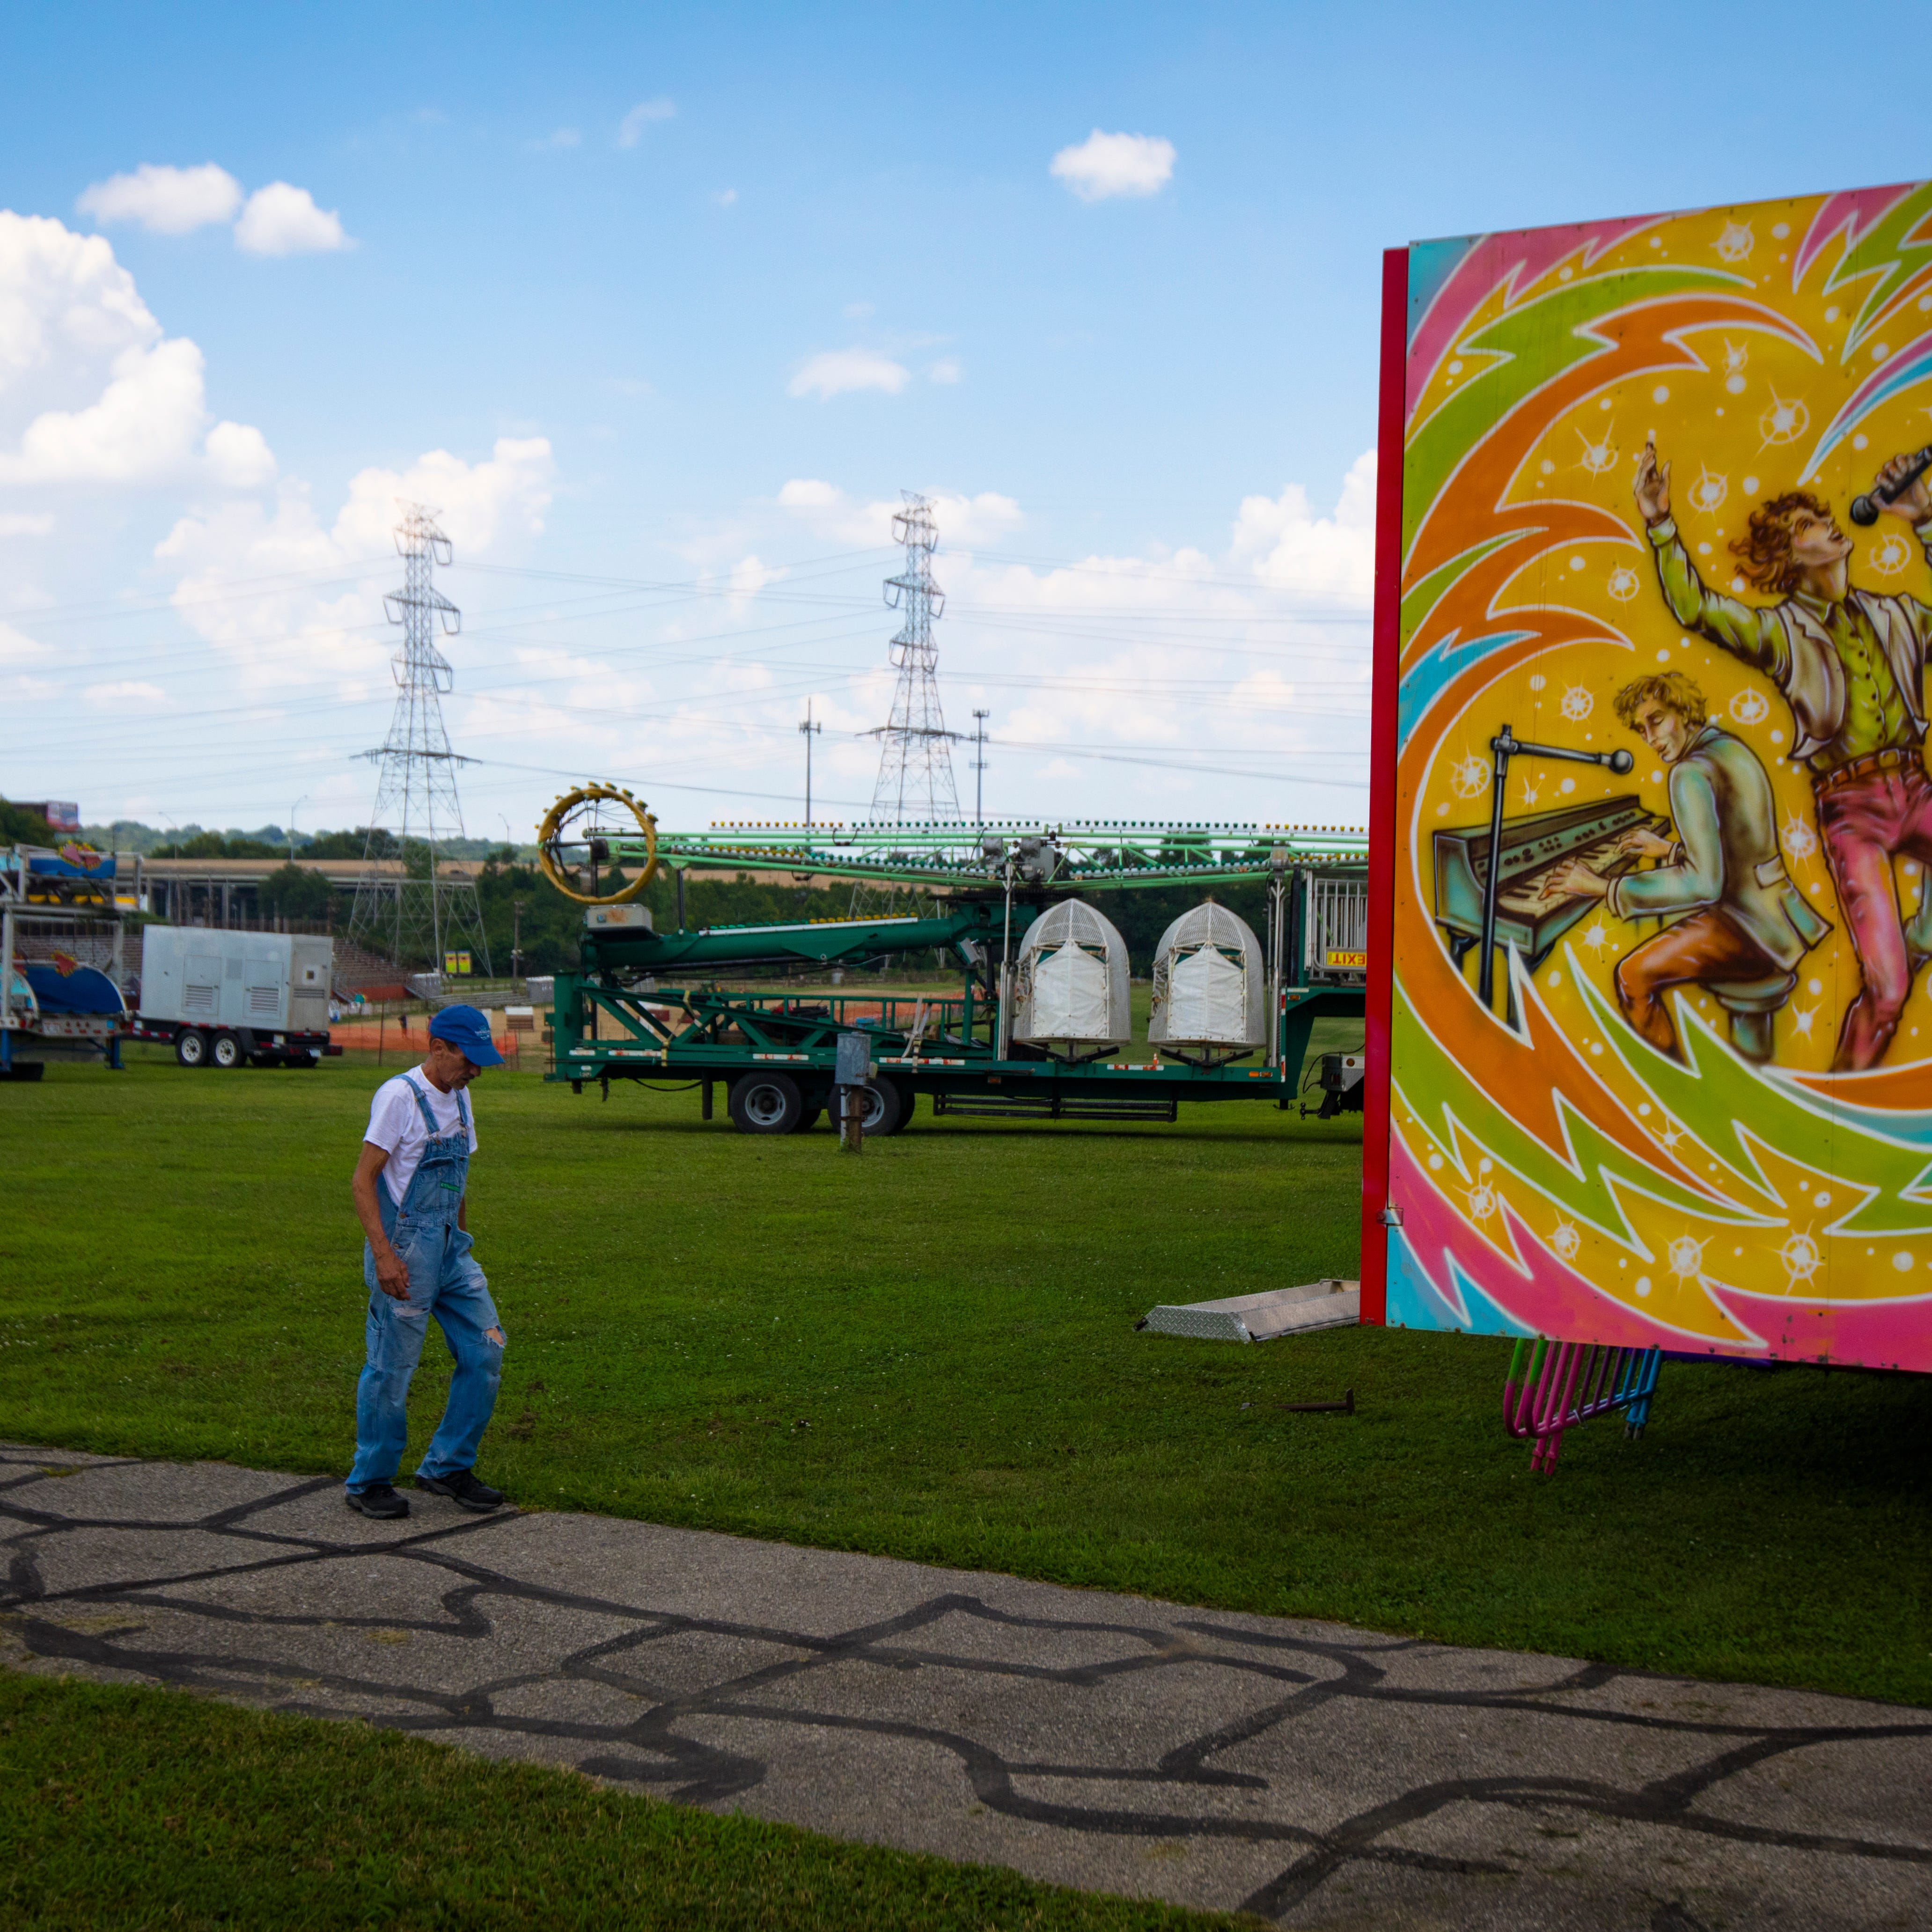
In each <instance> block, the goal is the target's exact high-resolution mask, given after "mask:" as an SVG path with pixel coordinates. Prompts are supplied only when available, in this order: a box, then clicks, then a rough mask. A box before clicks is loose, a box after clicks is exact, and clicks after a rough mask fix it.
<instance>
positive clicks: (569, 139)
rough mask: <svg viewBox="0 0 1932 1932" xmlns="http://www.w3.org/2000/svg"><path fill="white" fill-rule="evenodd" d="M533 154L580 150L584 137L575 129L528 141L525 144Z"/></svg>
mask: <svg viewBox="0 0 1932 1932" xmlns="http://www.w3.org/2000/svg"><path fill="white" fill-rule="evenodd" d="M523 145H525V146H526V147H527V148H529V149H530V151H532V153H533V154H541V153H542V152H543V151H544V150H545V149H546V148H580V147H582V146H583V135H582V134H581V133H580V132H579V131H578V130H577V129H576V128H574V127H559V128H556V129H555V130H553V131H552V132H551V133H547V134H546V135H544V136H543V138H542V139H541V140H537V141H526V142H525V143H524V144H523Z"/></svg>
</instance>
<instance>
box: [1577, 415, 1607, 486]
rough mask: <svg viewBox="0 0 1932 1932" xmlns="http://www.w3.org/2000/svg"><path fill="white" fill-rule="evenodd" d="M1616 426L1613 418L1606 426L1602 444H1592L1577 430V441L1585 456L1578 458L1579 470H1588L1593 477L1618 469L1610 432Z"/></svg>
mask: <svg viewBox="0 0 1932 1932" xmlns="http://www.w3.org/2000/svg"><path fill="white" fill-rule="evenodd" d="M1616 426H1617V425H1616V419H1615V418H1614V417H1613V418H1612V419H1611V420H1610V422H1608V423H1607V424H1606V425H1604V440H1603V441H1602V442H1601V443H1592V441H1591V440H1590V439H1589V437H1587V436H1586V435H1585V434H1583V431H1581V430H1578V431H1577V440H1578V441H1579V442H1580V443H1582V444H1583V455H1581V456H1580V457H1579V458H1577V467H1578V468H1579V469H1587V470H1588V471H1589V472H1590V474H1591V475H1592V476H1601V475H1603V473H1604V471H1605V470H1607V469H1614V468H1615V467H1616V460H1617V451H1616V445H1615V444H1614V443H1612V442H1611V440H1610V431H1612V430H1613V429H1615V428H1616Z"/></svg>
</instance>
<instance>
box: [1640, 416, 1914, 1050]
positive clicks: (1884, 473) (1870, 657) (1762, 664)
mask: <svg viewBox="0 0 1932 1932" xmlns="http://www.w3.org/2000/svg"><path fill="white" fill-rule="evenodd" d="M1925 468H1926V464H1925V463H1923V462H1921V460H1920V458H1918V457H1917V456H1897V457H1894V458H1893V459H1892V460H1891V462H1889V463H1887V464H1886V465H1885V466H1884V468H1883V469H1881V470H1880V471H1879V474H1878V476H1877V478H1876V481H1875V483H1874V484H1873V488H1872V490H1871V492H1870V496H1869V498H1867V499H1865V500H1866V502H1867V507H1868V508H1869V507H1871V506H1872V505H1878V506H1879V507H1881V508H1883V509H1884V510H1885V511H1889V512H1890V513H1891V514H1893V515H1894V516H1897V517H1901V518H1903V520H1905V521H1906V523H1909V524H1910V525H1911V526H1912V529H1913V531H1914V532H1915V533H1916V535H1918V541H1919V544H1920V547H1921V550H1924V549H1925V548H1926V547H1927V544H1928V541H1932V493H1928V491H1927V485H1926V483H1925V481H1924V474H1923V472H1924V469H1925ZM1634 493H1635V496H1636V498H1637V508H1638V509H1639V511H1640V512H1641V513H1642V514H1643V520H1644V523H1645V526H1646V529H1647V530H1648V531H1649V537H1650V543H1651V547H1652V550H1653V551H1654V552H1655V556H1656V559H1657V572H1658V581H1659V583H1661V586H1662V588H1663V591H1664V601H1665V603H1666V604H1668V605H1669V607H1670V614H1671V615H1672V616H1673V617H1674V618H1675V619H1676V621H1677V622H1678V623H1679V625H1682V627H1683V628H1685V630H1687V631H1694V632H1695V633H1696V634H1697V635H1698V636H1700V637H1703V638H1705V639H1706V640H1709V642H1710V643H1714V644H1715V645H1717V646H1718V647H1719V648H1720V649H1723V650H1726V651H1728V652H1730V653H1731V655H1733V656H1734V657H1737V658H1742V659H1743V660H1744V661H1745V663H1747V664H1751V665H1752V666H1754V667H1755V668H1757V670H1760V671H1762V672H1763V673H1764V674H1765V675H1766V676H1767V677H1768V678H1769V679H1770V680H1771V682H1772V683H1773V684H1774V685H1776V686H1777V687H1778V690H1779V691H1780V692H1781V693H1782V694H1783V696H1784V700H1785V702H1786V703H1787V704H1788V705H1789V706H1790V707H1791V717H1792V722H1793V726H1794V727H1795V731H1794V742H1793V746H1792V751H1791V756H1792V757H1793V759H1794V760H1798V761H1799V762H1801V763H1803V765H1804V766H1805V768H1806V771H1807V772H1808V775H1809V777H1810V778H1811V788H1812V793H1813V796H1814V799H1815V800H1816V802H1817V820H1818V832H1819V836H1820V839H1821V841H1823V845H1824V848H1825V856H1826V861H1827V862H1828V863H1829V865H1830V867H1831V871H1832V883H1833V885H1834V886H1835V887H1836V888H1837V890H1838V904H1839V906H1840V907H1841V910H1842V911H1843V914H1844V918H1845V922H1846V930H1847V932H1848V934H1849V938H1850V939H1851V942H1852V950H1854V952H1855V953H1856V954H1857V956H1858V971H1859V974H1860V977H1861V982H1862V983H1861V986H1860V988H1859V991H1858V997H1857V998H1856V999H1855V1000H1854V1001H1852V1004H1851V1005H1850V1007H1849V1008H1848V1009H1847V1010H1846V1013H1845V1016H1844V1019H1843V1022H1842V1023H1841V1025H1840V1027H1839V1030H1838V1049H1837V1052H1836V1055H1835V1058H1834V1059H1833V1061H1832V1066H1833V1068H1834V1070H1836V1071H1846V1070H1862V1069H1864V1068H1866V1067H1873V1066H1876V1064H1878V1062H1879V1061H1880V1060H1881V1059H1882V1058H1883V1057H1884V1055H1885V1049H1887V1048H1888V1046H1890V1045H1891V1040H1892V1036H1893V1034H1894V1033H1895V1032H1896V1031H1897V1027H1898V1022H1899V1017H1900V1015H1901V1014H1902V1013H1903V1011H1904V1010H1905V1002H1906V998H1907V997H1908V995H1909V994H1910V992H1911V991H1912V976H1913V974H1915V972H1916V971H1917V970H1918V968H1919V966H1921V965H1922V964H1923V963H1924V961H1925V960H1926V959H1927V958H1928V957H1932V895H1927V899H1926V901H1925V902H1924V903H1923V904H1921V907H1920V908H1919V910H1918V913H1916V914H1915V916H1914V917H1913V919H1912V924H1911V926H1910V928H1909V929H1907V928H1906V926H1904V924H1903V922H1902V921H1901V919H1900V914H1899V907H1898V896H1897V890H1896V888H1895V886H1894V882H1893V878H1892V862H1893V860H1894V859H1896V858H1898V857H1900V856H1905V857H1909V858H1913V859H1918V860H1919V861H1920V862H1921V863H1923V864H1925V865H1928V866H1932V781H1928V780H1927V778H1926V775H1925V768H1924V740H1925V728H1926V721H1925V709H1924V697H1923V695H1922V685H1923V680H1924V670H1925V665H1926V661H1927V656H1928V655H1932V606H1928V605H1927V604H1923V603H1921V602H1920V601H1919V600H1918V598H1915V597H1908V596H1895V595H1887V594H1885V593H1884V592H1878V591H1872V590H1864V589H1858V588H1857V587H1855V586H1853V585H1852V583H1851V582H1850V578H1849V565H1850V559H1851V555H1852V540H1851V538H1849V537H1848V536H1846V534H1845V533H1844V532H1843V530H1841V529H1840V528H1839V527H1838V523H1837V521H1836V520H1835V518H1834V517H1833V516H1832V511H1831V509H1830V508H1829V505H1827V504H1826V503H1825V502H1823V500H1822V499H1820V498H1819V497H1817V496H1814V495H1813V494H1812V493H1811V492H1809V491H1808V490H1787V491H1786V492H1785V493H1784V494H1783V495H1781V496H1774V497H1772V498H1771V499H1769V501H1767V502H1764V503H1763V504H1761V505H1760V506H1759V507H1758V508H1757V509H1755V510H1754V511H1752V512H1751V523H1750V527H1749V529H1748V531H1747V532H1746V533H1745V535H1743V536H1742V537H1741V538H1738V539H1737V540H1736V541H1734V542H1733V544H1732V545H1731V550H1732V551H1733V554H1734V555H1735V556H1736V558H1737V560H1738V561H1737V571H1738V574H1739V577H1742V579H1743V580H1745V583H1747V584H1748V586H1750V587H1751V589H1752V590H1753V591H1754V592H1757V594H1758V595H1761V596H1763V597H1766V598H1771V599H1773V600H1775V601H1771V602H1769V603H1767V604H1751V603H1747V602H1745V601H1744V600H1743V599H1742V598H1736V597H1727V596H1725V595H1723V594H1722V593H1721V592H1718V591H1715V590H1713V589H1711V588H1710V587H1709V585H1707V584H1706V583H1705V582H1704V581H1703V579H1702V578H1701V577H1700V576H1699V575H1698V574H1697V566H1696V565H1694V563H1693V562H1691V555H1690V553H1689V551H1688V550H1687V549H1686V547H1685V544H1684V540H1683V538H1682V536H1681V535H1679V532H1678V529H1677V525H1676V520H1675V519H1674V518H1673V517H1672V515H1671V513H1670V464H1669V463H1663V464H1661V465H1660V464H1659V463H1658V460H1657V447H1656V442H1655V438H1654V437H1653V438H1652V439H1650V440H1648V441H1646V443H1645V445H1644V449H1643V454H1642V455H1641V456H1640V457H1639V458H1638V459H1637V479H1636V482H1635V484H1634ZM1927 554H1928V556H1932V551H1928V552H1927ZM1673 782H1674V781H1673Z"/></svg>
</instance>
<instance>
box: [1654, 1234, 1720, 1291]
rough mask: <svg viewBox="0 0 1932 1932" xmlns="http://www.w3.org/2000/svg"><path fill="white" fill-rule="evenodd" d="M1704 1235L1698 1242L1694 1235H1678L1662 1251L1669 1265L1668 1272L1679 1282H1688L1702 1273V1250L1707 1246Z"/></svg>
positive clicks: (1707, 1238) (1707, 1241)
mask: <svg viewBox="0 0 1932 1932" xmlns="http://www.w3.org/2000/svg"><path fill="white" fill-rule="evenodd" d="M1709 1240H1710V1237H1709V1235H1706V1237H1705V1238H1704V1240H1703V1241H1699V1240H1697V1238H1696V1237H1695V1236H1694V1235H1679V1236H1678V1238H1676V1241H1673V1242H1672V1243H1671V1244H1670V1247H1668V1248H1667V1250H1665V1251H1664V1259H1666V1260H1667V1262H1669V1263H1670V1272H1671V1273H1672V1274H1674V1275H1675V1276H1676V1277H1677V1279H1678V1280H1679V1281H1688V1280H1690V1279H1691V1277H1692V1276H1693V1275H1698V1274H1703V1271H1704V1250H1705V1248H1706V1247H1707V1246H1708V1245H1709Z"/></svg>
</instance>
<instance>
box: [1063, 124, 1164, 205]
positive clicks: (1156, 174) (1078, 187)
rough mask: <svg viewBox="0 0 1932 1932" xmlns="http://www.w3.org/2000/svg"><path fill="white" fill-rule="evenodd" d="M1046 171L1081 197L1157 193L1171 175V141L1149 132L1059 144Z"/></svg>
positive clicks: (1102, 198) (1096, 131) (1094, 135)
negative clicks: (1075, 145)
mask: <svg viewBox="0 0 1932 1932" xmlns="http://www.w3.org/2000/svg"><path fill="white" fill-rule="evenodd" d="M1049 172H1050V173H1051V174H1052V175H1053V177H1054V178H1055V180H1056V181H1064V182H1065V183H1066V184H1067V186H1068V187H1069V188H1070V189H1071V190H1073V193H1076V195H1078V196H1079V197H1080V199H1082V201H1106V200H1107V199H1110V198H1111V197H1112V196H1115V195H1133V196H1146V195H1150V194H1158V193H1160V191H1161V190H1162V189H1163V188H1164V187H1166V185H1167V184H1168V183H1169V181H1171V180H1172V178H1174V143H1173V142H1172V141H1163V140H1162V139H1159V138H1158V137H1157V136H1154V135H1150V134H1103V133H1102V132H1101V131H1100V129H1099V128H1097V127H1096V128H1095V129H1094V131H1093V133H1091V134H1089V135H1088V136H1087V138H1086V139H1085V140H1084V141H1082V142H1081V143H1080V144H1079V145H1078V146H1077V147H1072V148H1061V151H1059V153H1058V154H1055V156H1054V157H1053V162H1052V166H1051V168H1050V169H1049Z"/></svg>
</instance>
